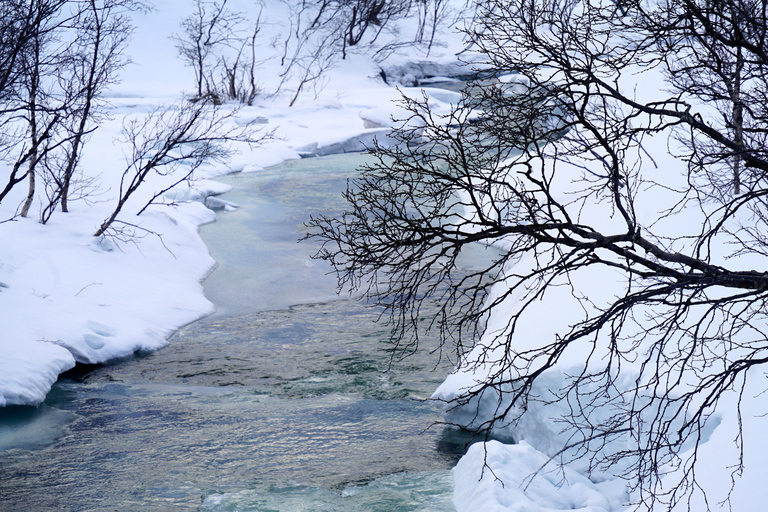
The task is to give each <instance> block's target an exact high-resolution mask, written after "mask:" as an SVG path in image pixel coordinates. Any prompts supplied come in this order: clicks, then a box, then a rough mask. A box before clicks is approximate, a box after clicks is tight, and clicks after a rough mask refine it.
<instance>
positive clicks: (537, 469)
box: [453, 441, 626, 512]
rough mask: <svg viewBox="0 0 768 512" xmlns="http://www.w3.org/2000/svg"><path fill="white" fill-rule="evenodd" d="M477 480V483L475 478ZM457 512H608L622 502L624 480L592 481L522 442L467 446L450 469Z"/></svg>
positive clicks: (616, 508)
mask: <svg viewBox="0 0 768 512" xmlns="http://www.w3.org/2000/svg"><path fill="white" fill-rule="evenodd" d="M478 475H480V476H479V478H478ZM453 481H454V494H453V504H454V506H455V507H456V511H457V512H476V511H477V510H478V504H482V510H483V512H555V511H561V510H578V511H581V512H610V511H612V510H620V509H621V508H622V502H623V501H625V500H626V494H625V492H624V482H623V481H616V480H614V481H606V482H601V483H594V482H591V481H590V480H589V479H588V478H586V477H585V476H583V475H581V474H579V473H577V472H575V471H573V470H572V469H569V468H567V467H566V468H562V467H559V466H557V465H556V464H554V463H552V462H550V461H549V457H547V456H546V455H544V454H543V453H541V452H539V451H537V450H536V449H534V448H533V447H532V446H531V445H529V444H528V443H526V442H524V441H523V442H521V443H520V444H513V445H508V444H502V443H500V442H498V441H489V442H487V443H475V444H473V445H472V446H470V448H469V450H468V451H467V453H466V455H464V456H463V457H462V458H461V460H460V461H459V463H458V464H457V465H456V467H455V468H454V469H453Z"/></svg>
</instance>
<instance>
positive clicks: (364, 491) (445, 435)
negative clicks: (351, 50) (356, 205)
mask: <svg viewBox="0 0 768 512" xmlns="http://www.w3.org/2000/svg"><path fill="white" fill-rule="evenodd" d="M363 158H364V157H363V156H361V155H341V156H332V157H324V158H317V159H307V160H300V161H289V162H285V163H284V164H281V165H280V166H277V167H274V168H270V169H267V170H264V171H261V172H258V173H251V174H238V175H232V176H228V177H225V178H223V179H222V181H226V182H227V183H230V184H232V185H233V186H234V187H235V188H234V190H233V191H231V192H229V193H227V194H225V195H224V196H222V199H225V200H227V201H231V202H234V203H237V204H238V205H239V206H240V207H239V208H238V209H237V210H235V211H233V212H222V213H220V214H219V216H218V220H217V222H215V223H213V224H211V225H208V226H204V227H203V228H202V229H201V234H202V236H203V238H204V239H205V241H206V243H207V244H208V246H209V247H210V250H211V253H212V255H213V256H214V258H215V259H216V260H217V261H218V262H219V267H218V268H217V269H216V271H214V272H213V274H212V275H211V276H210V277H209V278H208V279H207V281H206V282H205V289H206V294H207V296H208V297H209V298H210V299H211V300H212V301H213V302H214V303H215V304H216V305H217V312H216V313H215V314H214V315H212V316H210V317H208V318H205V319H202V320H199V321H198V322H195V323H193V324H190V325H188V326H186V327H184V328H182V329H180V330H179V331H178V332H177V333H176V334H175V335H174V336H173V337H172V338H171V340H170V343H169V345H168V346H167V347H166V348H164V349H162V350H159V351H157V352H155V353H152V354H140V355H137V356H136V357H133V358H130V359H128V360H125V361H120V362H117V363H115V364H111V365H108V366H104V367H101V368H96V369H88V371H81V372H79V373H73V374H70V375H69V376H68V377H67V378H63V379H60V381H59V382H58V383H57V384H56V385H55V387H54V389H53V390H52V392H51V393H50V394H49V396H48V399H47V400H46V402H45V404H43V405H42V406H41V407H39V408H25V407H11V408H6V409H5V410H3V411H2V412H1V413H0V450H2V452H0V461H1V462H0V499H1V500H2V501H1V502H0V510H2V511H4V512H12V511H24V512H28V511H35V512H41V511H49V510H50V511H54V510H55V511H78V512H80V511H110V512H113V511H119V512H124V511H125V512H128V511H138V510H141V511H158V512H161V511H162V512H171V511H253V512H256V511H273V512H287V511H308V512H309V511H312V512H319V511H356V512H360V511H386V512H390V511H421V512H445V511H452V510H453V507H452V505H451V493H452V480H451V473H450V468H451V467H452V466H453V465H455V463H456V462H457V460H458V458H459V457H460V455H461V454H462V452H463V448H464V443H465V441H466V439H464V438H462V437H461V436H460V435H458V434H457V433H456V432H454V431H452V430H449V429H445V428H443V427H438V426H433V423H434V422H435V421H437V420H439V418H440V417H439V411H438V407H437V406H436V405H435V404H432V403H430V402H429V401H426V400H425V399H426V398H428V397H429V395H430V394H431V392H432V391H433V390H434V389H435V388H436V387H437V385H439V383H440V382H441V381H442V379H443V378H444V377H445V375H446V373H447V372H449V371H450V370H451V366H450V365H449V364H448V363H447V362H443V363H438V361H437V360H436V356H434V355H433V354H430V353H429V351H428V350H423V351H421V352H420V353H418V354H417V355H415V356H412V357H410V358H407V359H406V360H404V361H402V362H398V363H396V364H394V365H392V366H391V367H390V354H391V344H390V343H389V341H390V336H389V331H388V329H387V327H386V326H385V325H383V324H381V323H378V322H377V319H378V318H379V314H380V311H379V310H378V309H376V308H375V307H371V306H368V305H365V304H363V303H361V302H359V301H357V300H355V298H354V297H349V296H347V295H342V296H340V297H339V296H337V295H336V294H335V280H334V279H333V277H332V276H327V275H325V273H326V272H327V271H328V270H329V269H328V268H327V267H325V266H324V265H325V264H324V262H322V261H315V260H312V259H311V258H310V255H311V254H312V253H313V252H314V251H315V250H316V249H317V246H316V245H313V244H312V243H307V242H302V243H297V240H298V238H299V237H300V236H301V234H302V233H303V231H304V228H303V223H304V222H305V221H306V220H307V218H308V216H309V214H310V213H329V212H330V213H332V212H337V211H339V210H340V208H341V195H340V193H341V191H342V190H343V188H344V187H345V184H346V180H347V178H349V177H350V176H352V175H353V173H354V168H355V167H356V166H357V165H358V164H360V163H361V162H362V160H363ZM422 343H426V344H427V345H429V343H437V340H435V339H431V340H430V339H426V340H424V341H422Z"/></svg>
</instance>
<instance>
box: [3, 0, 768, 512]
mask: <svg viewBox="0 0 768 512" xmlns="http://www.w3.org/2000/svg"><path fill="white" fill-rule="evenodd" d="M230 4H232V7H233V8H235V9H241V10H243V11H248V10H251V11H252V10H253V9H254V7H253V2H248V1H246V0H239V1H237V2H230ZM455 4H456V6H462V5H464V3H463V2H461V1H457V2H455ZM280 8H281V7H280V4H279V3H278V2H266V5H265V6H264V10H263V12H262V19H263V20H265V21H264V30H265V32H267V33H268V32H270V31H272V32H275V33H277V32H279V31H280V30H283V29H284V28H285V27H284V26H283V25H282V23H283V20H284V19H285V16H284V14H283V13H281V12H280ZM191 10H192V2H191V1H187V0H164V1H162V2H160V1H158V2H156V4H155V10H154V11H153V12H151V13H148V14H136V15H135V19H134V22H135V24H136V32H135V34H134V36H133V39H132V43H131V45H130V47H129V49H128V51H127V53H128V54H129V56H130V58H131V59H132V61H133V63H132V64H130V65H129V66H128V67H127V68H126V69H125V70H124V71H123V73H122V78H121V83H120V84H118V85H115V86H113V87H112V89H111V91H110V94H109V102H110V106H109V108H108V111H109V114H110V115H111V118H110V119H109V120H106V121H104V122H103V123H102V124H101V125H100V127H99V129H98V130H97V131H96V132H95V133H94V134H93V135H92V137H91V141H90V142H89V143H88V145H87V146H86V149H85V153H84V155H83V160H82V164H81V167H82V172H83V173H84V175H86V176H89V177H94V178H96V179H97V182H98V193H97V194H95V195H93V196H92V197H90V198H89V201H77V202H74V203H72V205H71V210H72V211H71V212H70V213H67V214H63V213H60V212H56V213H54V215H53V216H52V218H51V220H50V221H49V222H48V223H47V224H45V225H42V224H40V223H39V222H38V221H37V212H38V210H39V208H40V203H39V201H38V202H37V203H36V204H35V205H33V208H32V214H31V215H30V218H28V219H22V218H19V217H17V216H16V213H17V210H18V208H19V205H20V204H21V201H22V199H23V194H24V193H25V192H26V188H25V187H23V186H18V187H16V189H15V190H14V194H15V196H14V197H8V198H6V199H5V200H4V201H3V203H2V204H0V240H2V242H1V243H0V311H1V312H2V313H0V315H2V321H1V327H0V406H6V405H13V404H27V405H35V404H39V403H41V402H42V401H43V400H44V398H45V396H46V393H47V392H48V391H49V389H50V387H51V386H52V384H53V383H54V382H55V381H56V379H57V377H58V375H59V374H60V373H61V372H63V371H66V370H67V369H69V368H72V367H73V366H74V364H75V362H81V363H105V362H109V361H112V360H115V359H119V358H122V357H128V356H130V355H132V354H134V353H136V352H137V351H151V350H156V349H158V348H160V347H162V346H163V345H164V344H166V343H167V338H168V336H169V335H170V334H171V333H172V332H173V331H174V330H175V329H177V328H179V327H180V326H182V325H184V324H186V323H189V322H192V321H194V320H196V319H198V318H200V317H202V316H204V315H207V314H209V313H211V312H213V310H214V305H213V304H211V302H210V301H208V300H207V299H206V298H205V296H204V294H203V288H202V285H201V282H202V280H203V279H204V278H205V277H206V275H208V273H209V272H211V271H212V269H213V268H214V266H215V262H214V261H213V260H212V258H211V257H210V255H209V254H208V251H207V248H206V247H205V245H204V244H203V242H202V241H201V239H200V237H199V236H198V233H197V228H198V226H199V225H201V224H202V223H207V222H212V221H214V220H215V216H216V214H215V213H214V212H213V211H212V210H210V209H208V208H207V207H206V206H205V204H204V203H205V200H206V198H207V197H208V196H211V195H215V194H218V193H221V192H223V191H224V190H225V188H223V186H222V185H220V184H218V183H216V182H215V181H212V180H215V176H216V175H220V174H223V173H228V172H236V171H243V172H258V171H259V170H260V169H263V168H264V167H267V166H270V165H274V164H276V163H279V162H280V161H283V160H286V159H293V158H299V157H300V155H301V154H302V153H306V152H313V153H315V154H323V153H324V151H338V150H339V149H340V148H341V150H344V149H346V150H353V149H355V148H356V147H357V148H359V144H357V143H356V142H355V141H357V140H364V141H370V140H371V139H372V137H373V136H375V135H378V136H379V137H382V136H383V134H384V133H385V132H386V130H385V129H382V127H381V125H383V126H384V127H386V126H387V125H389V123H390V117H391V115H395V116H396V115H397V112H398V107H397V106H396V105H395V104H394V103H393V102H394V101H395V100H397V99H398V98H399V97H400V92H399V91H398V90H397V89H396V88H394V87H392V86H389V85H386V84H384V83H383V82H382V81H381V80H380V79H379V78H378V68H377V67H376V65H375V64H374V62H373V61H372V60H371V59H370V58H368V57H365V56H362V55H356V54H350V55H349V57H348V58H347V59H346V60H344V61H340V62H339V63H338V64H337V65H336V66H335V67H334V68H332V69H329V70H328V71H327V72H326V74H325V78H326V79H327V83H325V84H324V87H323V88H322V89H321V90H319V91H318V92H317V94H314V93H313V92H306V93H304V94H303V95H301V96H299V99H298V101H297V102H296V104H295V105H294V106H293V107H288V104H289V101H290V99H291V96H292V92H293V91H291V90H289V89H290V88H286V90H284V91H283V92H282V93H280V94H278V95H275V96H268V95H264V96H261V97H258V98H257V99H256V101H255V102H254V105H253V106H250V107H243V108H242V109H240V110H239V112H238V113H237V115H236V118H235V122H237V123H239V124H245V123H248V122H251V121H256V123H257V124H256V126H258V127H261V129H263V130H264V131H266V130H275V139H273V140H271V141H269V142H266V143H264V144H262V145H261V146H260V147H257V148H249V147H247V146H245V145H243V146H242V147H237V148H235V149H236V152H235V154H234V156H233V158H232V159H231V160H230V161H229V162H228V163H226V164H219V165H216V166H209V167H206V168H204V169H203V170H202V171H201V172H198V173H197V175H196V176H195V178H196V179H195V181H194V182H193V184H192V185H191V186H187V185H182V186H179V187H177V188H175V189H174V190H172V191H171V192H170V193H169V194H168V198H169V199H172V200H174V201H175V202H176V204H174V205H165V206H152V207H150V208H149V209H148V210H147V211H146V212H144V213H143V214H142V215H140V216H137V215H136V212H137V211H138V209H139V208H140V207H141V206H143V204H144V203H146V201H147V199H148V198H150V197H152V195H153V193H154V192H153V191H154V190H158V189H160V188H161V187H162V186H163V183H167V180H169V179H172V177H165V178H160V177H156V178H155V179H156V182H154V183H152V182H150V183H148V184H147V186H146V187H145V188H144V189H143V191H141V192H140V193H139V194H137V196H136V197H134V198H133V200H132V201H131V202H130V204H129V205H128V206H127V207H126V209H125V210H124V211H123V213H122V216H121V217H120V219H121V220H123V221H125V222H128V223H131V224H135V225H137V226H140V227H141V228H142V229H143V230H144V231H141V232H140V233H143V236H141V237H140V238H138V239H135V240H132V241H120V240H115V239H110V238H106V239H97V238H94V237H93V233H94V231H95V229H96V228H97V227H98V226H99V225H100V223H101V222H102V221H103V220H104V218H105V217H106V216H107V215H108V214H109V213H110V212H111V210H112V207H113V204H114V200H115V197H116V194H117V187H118V180H119V173H120V171H121V170H122V168H123V165H124V160H123V158H124V157H123V152H124V149H125V148H124V147H123V146H121V144H120V143H119V142H116V139H118V137H119V135H120V132H121V128H122V123H123V119H124V118H125V117H126V116H138V117H140V116H143V115H146V113H147V112H150V111H152V110H153V109H155V108H156V107H158V106H160V105H173V104H178V102H180V101H183V100H182V94H183V91H185V90H186V91H189V90H191V89H192V84H193V74H192V71H191V69H189V68H186V67H184V66H183V64H182V62H180V60H179V59H178V57H177V54H176V49H175V42H174V41H173V40H172V39H171V36H172V35H173V34H174V33H178V32H179V31H180V28H179V25H180V22H181V19H182V18H183V17H184V16H186V15H187V14H188V13H190V12H191ZM406 28H407V27H406ZM438 39H439V40H440V41H441V44H440V45H438V46H435V47H434V48H433V50H432V52H431V53H430V55H429V61H430V62H432V63H439V64H442V65H444V66H451V65H455V63H456V52H457V51H458V50H459V49H460V48H461V39H460V36H459V35H458V34H454V33H452V32H449V31H446V32H444V33H441V34H439V37H438ZM263 41H264V43H263V44H264V52H265V55H266V56H269V55H272V54H273V53H274V51H275V49H274V48H273V47H271V46H270V45H269V36H268V35H267V36H265V37H264V39H263ZM270 52H271V53H270ZM419 60H426V57H425V56H424V55H419V54H416V53H412V54H403V55H395V56H393V57H392V59H391V62H392V63H397V62H401V63H403V64H405V63H408V62H410V61H419ZM409 69H410V68H408V66H406V65H404V66H403V67H402V68H401V75H402V77H406V78H407V75H408V72H409ZM278 73H279V71H278V69H277V67H276V65H274V63H272V62H271V61H269V60H267V61H265V63H264V64H263V66H262V68H261V74H260V76H259V77H258V80H259V82H260V83H261V84H263V88H264V90H267V91H268V90H271V88H274V86H275V85H276V83H277V82H278V81H279V76H278ZM636 78H637V82H638V83H644V84H646V85H648V84H649V83H650V84H652V83H653V82H652V81H653V80H654V79H655V77H653V76H651V77H647V76H646V77H643V76H642V75H638V76H637V77H636ZM649 80H651V82H649ZM401 90H402V91H403V92H405V93H406V94H413V95H418V96H420V95H421V94H422V89H420V88H408V87H402V88H401ZM426 91H427V94H430V98H431V102H432V104H433V105H434V106H435V107H436V108H438V109H439V108H447V107H448V103H450V101H452V100H455V98H456V94H455V93H451V92H450V91H445V90H429V89H426ZM225 108H231V107H230V106H229V105H225ZM646 149H648V148H646ZM653 149H654V151H653V155H654V158H655V159H656V162H657V164H658V165H664V164H665V163H669V164H670V165H673V168H676V166H677V165H679V164H676V163H675V162H674V161H668V162H664V155H665V154H666V140H663V141H659V143H658V144H657V147H656V148H653ZM0 172H4V170H3V169H2V168H0ZM667 172H668V173H669V174H670V175H672V174H673V171H669V170H668V171H667ZM164 180H165V181H164ZM657 200H658V198H656V197H654V199H653V201H651V203H652V204H654V208H650V210H649V211H650V212H651V213H654V212H655V211H657V210H656V208H655V206H657V205H656V204H655V203H654V201H657ZM662 202H663V201H662ZM208 204H210V203H208ZM602 213H603V212H599V211H597V212H594V215H602ZM585 214H589V212H585ZM598 218H600V217H598ZM6 219H12V220H10V221H6V222H2V221H5V220H6ZM606 221H609V220H608V218H607V217H606ZM684 221H685V222H696V221H697V219H696V218H695V217H693V218H691V219H678V222H684ZM669 230H670V231H669V232H674V226H669ZM520 264H521V265H524V264H525V262H521V263H520ZM744 264H745V266H746V267H748V268H760V265H761V264H763V265H764V262H746V261H745V263H744ZM607 279H608V278H606V277H605V276H600V278H594V277H592V278H589V276H586V277H585V279H584V283H583V284H584V287H585V288H584V290H585V293H589V291H594V293H595V294H596V296H599V295H600V294H606V293H608V294H609V293H610V282H609V281H608V280H607ZM499 286H503V284H500V285H499ZM573 300H574V299H573V297H572V296H571V295H570V294H569V293H563V294H562V295H554V294H553V295H551V296H550V297H549V298H548V302H547V303H546V304H544V303H542V304H541V305H540V307H539V309H538V317H533V318H531V321H530V322H529V323H528V324H526V325H525V326H523V327H521V329H523V330H524V331H525V332H527V333H528V335H529V336H530V337H531V338H532V339H534V338H536V337H541V336H542V335H545V334H546V333H551V332H554V331H555V330H556V329H557V328H558V327H560V326H563V325H567V322H568V315H569V312H573V311H574V310H573V309H572V306H573V304H571V301H573ZM553 312H556V314H555V313H553ZM574 314H576V313H574ZM504 318H505V310H504V308H503V307H501V308H499V309H498V310H497V311H496V312H495V317H494V318H492V319H491V321H490V323H491V325H492V324H493V322H499V323H501V324H503V322H504ZM486 341H487V340H485V339H481V340H478V343H480V344H482V343H485V342H486ZM476 355H477V354H476V352H474V353H471V354H469V356H468V357H467V360H466V361H465V363H464V364H463V365H460V367H459V368H458V369H457V371H456V372H455V373H454V374H452V375H450V376H448V378H447V379H446V380H445V382H444V383H443V384H442V385H441V386H440V388H439V389H438V390H437V391H436V392H435V395H434V396H435V398H440V399H443V400H450V399H451V398H452V397H455V396H457V395H459V394H460V393H462V392H463V391H465V390H466V389H468V388H471V387H473V386H476V385H478V382H482V380H483V377H484V374H486V375H487V372H489V371H490V369H491V368H490V367H487V366H486V367H476V366H475V365H474V364H473V359H472V358H473V357H475V356H476ZM573 357H578V354H574V355H573ZM564 370H567V368H559V369H558V371H564ZM560 378H561V374H558V373H557V372H556V371H553V372H550V373H549V374H548V375H547V376H546V378H545V379H542V381H541V382H540V385H541V386H542V389H541V390H540V391H541V392H542V393H544V392H546V389H545V387H546V386H545V384H546V383H547V382H551V383H556V382H557V381H558V379H560ZM763 381H764V376H762V375H761V376H759V378H754V379H753V381H750V386H751V389H752V390H754V392H753V393H752V395H751V396H748V397H746V399H745V403H744V406H743V408H742V410H741V411H740V415H739V412H738V411H736V410H735V406H732V405H730V404H728V403H724V404H721V414H720V417H719V420H720V422H719V424H718V425H717V426H714V425H713V427H712V428H711V429H710V431H708V432H706V434H707V435H708V436H709V440H708V441H707V442H706V443H704V444H703V445H702V447H701V449H700V453H701V461H700V463H701V465H700V470H699V471H700V472H699V479H700V481H701V482H702V483H703V485H704V486H705V487H706V488H707V490H708V492H710V494H711V496H710V500H709V503H708V504H709V506H710V507H712V508H713V509H715V510H719V509H722V510H728V508H729V505H730V506H732V510H734V511H739V512H742V511H754V510H762V508H763V506H764V504H765V503H768V486H765V485H764V483H763V482H762V480H764V475H765V474H767V473H768V441H766V436H765V435H764V432H765V427H766V421H768V419H766V418H765V417H763V414H764V413H765V411H766V409H767V408H768V397H766V395H765V394H764V393H761V391H762V390H763V388H764V386H763V385H762V383H763ZM475 405H478V404H475ZM486 405H487V407H495V405H494V404H479V405H478V407H479V408H476V409H474V410H469V409H471V408H466V409H453V410H449V408H446V413H445V414H446V418H447V420H448V421H450V422H453V423H458V424H466V425H470V424H471V423H472V422H473V421H477V420H478V419H480V420H482V413H483V411H484V407H486ZM490 410H492V409H489V411H490ZM477 411H480V416H477V414H476V413H477ZM558 416H559V411H558V408H557V406H552V407H541V408H539V409H537V410H531V411H529V414H528V416H527V419H526V420H525V422H524V423H522V424H520V425H519V426H517V427H515V428H514V429H511V430H508V431H505V430H503V429H502V430H499V431H497V432H495V435H496V436H497V438H498V439H500V440H501V441H505V442H500V441H489V442H486V443H481V442H479V443H476V444H474V445H472V446H471V447H470V449H469V451H468V453H467V454H466V455H465V456H464V457H463V458H462V460H461V461H460V462H459V464H458V465H457V467H456V468H455V469H454V473H453V474H454V483H455V493H454V506H455V507H456V509H457V511H458V512H480V511H482V512H497V511H516V512H545V511H546V512H555V511H564V510H579V511H583V512H609V511H614V512H616V511H619V510H625V509H626V508H627V506H628V505H627V504H628V503H630V502H631V501H632V499H633V496H630V495H629V494H628V493H627V491H626V482H624V481H623V480H621V479H619V478H616V477H615V476H613V475H611V474H604V475H592V476H591V477H588V476H586V474H585V469H586V468H585V466H583V465H578V464H574V465H572V466H571V467H566V468H563V469H559V468H556V467H555V465H554V464H553V463H552V462H550V461H549V458H550V456H553V455H554V454H555V453H556V452H557V451H558V449H559V448H560V447H562V446H563V442H564V441H563V439H561V438H560V433H559V426H558V424H557V423H556V420H557V418H558ZM740 420H742V421H743V425H744V434H743V435H744V444H745V446H747V447H748V450H749V451H748V452H747V453H746V454H745V467H744V468H743V472H742V474H741V475H740V477H738V478H736V479H735V480H734V481H733V486H734V491H733V495H732V501H731V503H730V504H729V503H727V502H726V503H720V500H721V499H723V498H724V496H725V493H726V492H727V491H728V490H729V489H730V487H731V484H732V482H731V472H732V471H731V470H730V469H729V468H728V466H729V465H730V464H733V463H734V462H735V458H736V457H737V455H738V453H736V452H735V451H736V445H735V444H734V439H735V437H736V435H737V430H736V429H737V426H738V421H740ZM512 439H514V440H515V441H517V442H518V444H511V443H510V442H509V441H510V440H512ZM691 506H692V510H704V508H703V506H704V505H703V504H702V503H701V502H694V503H692V504H691ZM685 507H687V503H682V504H681V510H683V509H685Z"/></svg>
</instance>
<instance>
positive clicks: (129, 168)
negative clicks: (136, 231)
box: [94, 101, 271, 236]
mask: <svg viewBox="0 0 768 512" xmlns="http://www.w3.org/2000/svg"><path fill="white" fill-rule="evenodd" d="M235 113H236V112H234V111H231V110H230V111H229V112H228V113H222V111H221V110H219V109H218V108H217V107H216V106H215V105H211V104H210V103H209V102H205V101H197V102H194V103H191V102H185V103H183V104H181V105H180V106H179V107H178V108H173V109H169V108H161V109H158V110H156V111H155V112H153V113H152V114H150V115H148V116H146V117H145V118H143V119H133V120H129V121H127V123H126V124H125V126H124V133H125V140H123V141H122V142H124V143H126V144H127V145H128V147H129V148H130V153H129V154H128V156H127V165H126V168H125V169H124V170H123V173H122V177H121V179H120V187H119V190H118V197H117V202H116V203H115V207H114V209H113V210H112V213H111V214H110V215H109V217H107V218H106V219H105V220H104V222H102V224H101V225H100V226H99V228H98V229H97V230H96V232H95V233H94V236H102V235H105V234H106V233H108V230H109V229H110V228H111V226H112V225H113V224H114V223H115V222H116V221H117V219H118V216H119V215H120V213H121V212H123V210H124V209H125V206H126V204H128V202H129V200H130V199H131V198H132V197H133V196H134V194H135V193H136V191H138V190H139V189H140V188H142V187H144V186H146V185H145V183H146V181H147V180H148V179H149V178H150V177H152V176H153V175H157V176H161V177H167V178H169V181H170V182H169V183H166V185H165V186H162V187H160V188H159V190H156V191H155V192H154V193H153V195H152V197H151V198H150V199H149V200H148V201H144V202H143V204H142V205H137V206H138V208H137V211H136V212H135V214H136V215H140V214H141V213H142V212H144V210H145V209H146V208H147V207H148V206H149V205H150V204H154V203H156V202H157V201H158V200H160V199H161V198H162V195H163V194H164V193H165V192H167V191H168V190H170V189H171V188H173V187H174V186H176V185H178V184H179V183H181V182H183V181H185V180H189V179H190V178H191V177H192V175H193V173H194V172H195V171H196V170H197V169H198V168H199V167H200V166H201V165H203V164H206V163H211V162H215V161H221V160H226V158H227V157H228V156H229V155H230V147H229V145H230V144H231V143H234V142H244V143H248V144H257V143H259V142H260V141H263V140H265V139H267V138H268V137H270V136H271V134H261V136H259V137H256V136H255V135H254V133H253V130H252V128H251V127H250V126H236V127H228V126H227V123H228V121H230V120H231V119H232V118H233V116H234V115H235Z"/></svg>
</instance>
